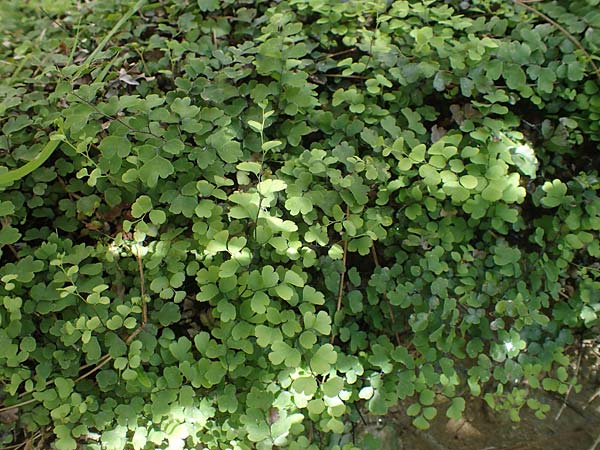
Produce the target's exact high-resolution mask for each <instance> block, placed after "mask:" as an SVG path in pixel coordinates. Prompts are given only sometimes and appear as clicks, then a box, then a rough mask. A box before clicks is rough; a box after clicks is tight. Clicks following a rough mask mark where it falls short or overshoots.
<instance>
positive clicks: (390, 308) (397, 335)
mask: <svg viewBox="0 0 600 450" xmlns="http://www.w3.org/2000/svg"><path fill="white" fill-rule="evenodd" d="M371 254H372V255H373V262H374V263H375V267H380V265H379V257H378V256H377V250H376V249H375V243H374V242H373V246H372V247H371ZM383 298H384V299H385V301H386V302H387V305H388V312H389V314H390V321H391V322H392V327H393V328H394V336H395V337H396V345H398V346H400V344H401V342H402V341H401V340H400V335H399V334H398V331H397V330H396V329H395V328H396V318H395V316H394V310H393V309H392V304H391V302H390V299H389V298H388V296H387V294H386V293H385V292H384V293H383Z"/></svg>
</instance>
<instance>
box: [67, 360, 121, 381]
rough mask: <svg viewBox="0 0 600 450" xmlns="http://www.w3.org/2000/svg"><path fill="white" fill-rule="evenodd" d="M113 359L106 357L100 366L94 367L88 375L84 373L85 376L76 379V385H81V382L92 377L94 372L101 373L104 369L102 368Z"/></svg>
mask: <svg viewBox="0 0 600 450" xmlns="http://www.w3.org/2000/svg"><path fill="white" fill-rule="evenodd" d="M111 359H113V358H112V356H110V355H104V356H103V357H102V358H101V359H100V361H102V362H101V363H100V364H98V365H96V366H94V367H93V368H92V369H90V370H88V371H87V372H86V373H84V374H83V375H81V376H79V377H78V378H76V379H75V383H79V382H80V381H81V380H83V379H84V378H87V377H89V376H90V375H92V374H93V373H94V372H97V371H99V370H100V369H102V367H104V366H105V365H106V364H107V363H108V362H109V361H110V360H111Z"/></svg>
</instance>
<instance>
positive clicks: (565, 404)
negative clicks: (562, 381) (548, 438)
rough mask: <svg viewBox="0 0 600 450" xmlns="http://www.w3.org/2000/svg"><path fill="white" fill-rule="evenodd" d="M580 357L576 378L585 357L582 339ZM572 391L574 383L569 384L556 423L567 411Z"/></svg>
mask: <svg viewBox="0 0 600 450" xmlns="http://www.w3.org/2000/svg"><path fill="white" fill-rule="evenodd" d="M578 353H579V355H578V356H577V365H576V366H575V375H574V376H575V378H577V376H578V375H579V369H580V368H581V359H582V357H583V339H580V341H579V352H578ZM571 390H573V383H569V387H568V389H567V392H566V394H565V398H564V400H563V404H562V405H561V407H560V409H559V411H558V413H557V414H556V417H555V418H554V420H555V421H557V420H558V419H560V416H561V414H562V413H563V411H564V410H565V408H566V407H567V402H568V400H569V394H571Z"/></svg>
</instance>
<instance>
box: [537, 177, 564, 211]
mask: <svg viewBox="0 0 600 450" xmlns="http://www.w3.org/2000/svg"><path fill="white" fill-rule="evenodd" d="M542 190H543V191H544V192H545V193H546V196H545V197H543V198H542V200H541V202H542V205H544V206H545V207H546V208H556V207H557V206H560V205H562V204H563V202H564V201H565V198H566V194H567V185H566V184H565V183H563V182H562V181H560V180H558V179H555V180H552V182H550V181H546V182H545V183H544V185H543V186H542Z"/></svg>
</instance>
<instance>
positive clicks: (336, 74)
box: [320, 73, 368, 80]
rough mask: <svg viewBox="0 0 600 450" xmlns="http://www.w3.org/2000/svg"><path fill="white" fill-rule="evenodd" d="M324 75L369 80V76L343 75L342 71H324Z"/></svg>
mask: <svg viewBox="0 0 600 450" xmlns="http://www.w3.org/2000/svg"><path fill="white" fill-rule="evenodd" d="M320 75H323V76H324V77H334V78H355V79H357V80H367V79H368V77H363V76H362V75H343V74H341V73H322V74H320Z"/></svg>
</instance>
